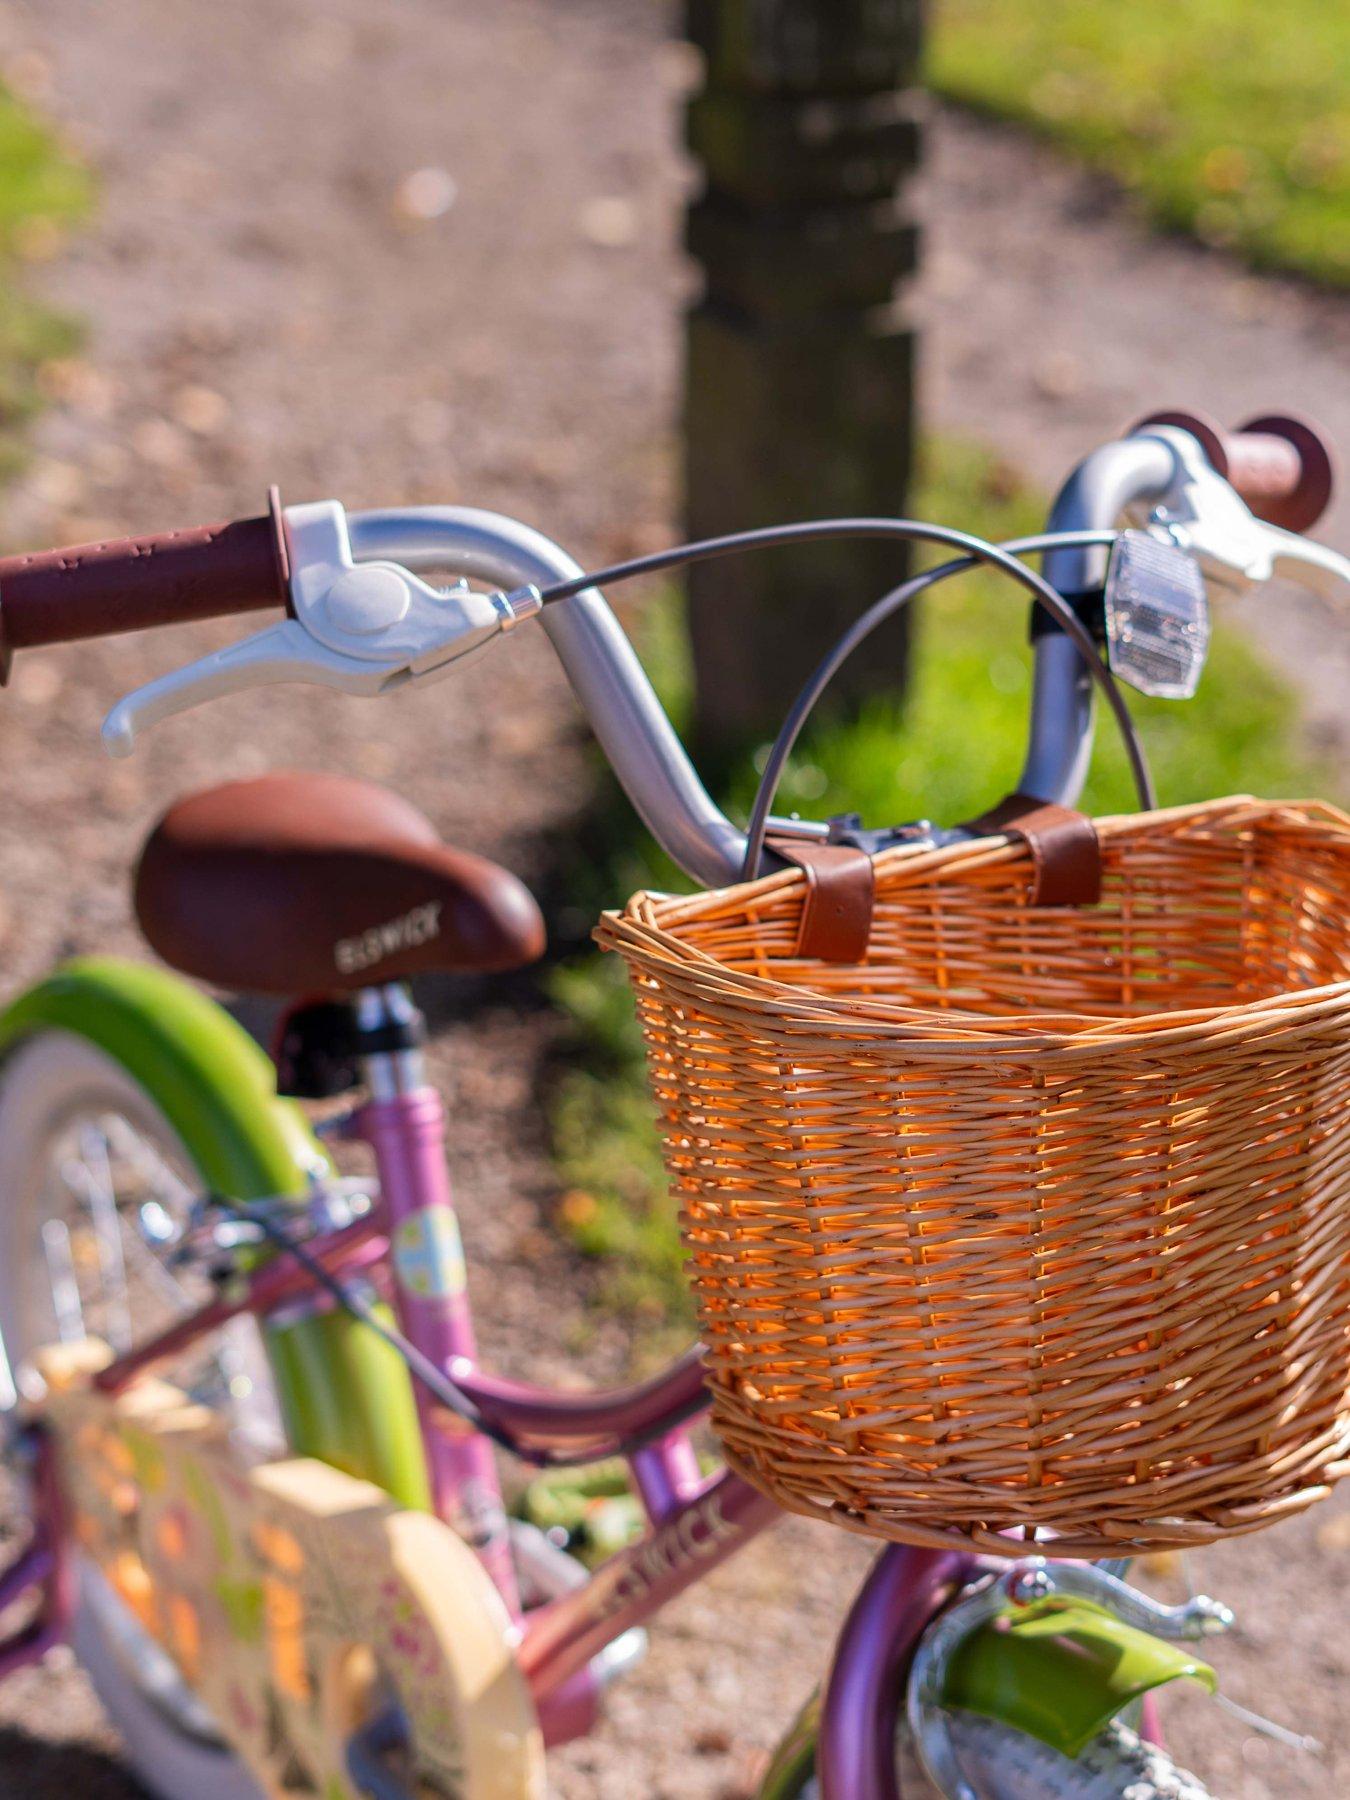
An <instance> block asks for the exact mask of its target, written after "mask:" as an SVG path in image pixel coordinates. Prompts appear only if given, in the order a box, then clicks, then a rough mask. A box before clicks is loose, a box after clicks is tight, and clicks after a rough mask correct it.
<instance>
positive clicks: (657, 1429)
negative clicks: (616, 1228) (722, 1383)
mask: <svg viewBox="0 0 1350 1800" xmlns="http://www.w3.org/2000/svg"><path fill="white" fill-rule="evenodd" d="M210 1203H211V1204H212V1205H214V1206H215V1207H217V1208H218V1209H219V1211H221V1212H222V1213H225V1214H227V1215H228V1216H229V1217H230V1218H233V1219H237V1220H239V1221H241V1222H242V1223H245V1224H248V1225H253V1226H256V1227H257V1229H258V1230H259V1231H260V1232H261V1233H262V1235H263V1236H264V1237H265V1238H267V1239H268V1240H269V1241H270V1242H271V1243H272V1244H273V1245H274V1246H275V1247H276V1249H278V1250H280V1251H282V1252H284V1253H285V1254H286V1255H287V1256H291V1257H294V1259H295V1261H296V1262H297V1263H299V1265H300V1267H301V1268H302V1269H303V1270H304V1271H305V1273H306V1274H307V1275H308V1276H309V1277H310V1279H311V1280H312V1281H313V1282H314V1283H315V1284H316V1286H318V1287H321V1288H322V1289H323V1290H324V1292H325V1293H327V1294H328V1295H330V1296H331V1298H332V1299H333V1300H335V1301H336V1302H337V1304H338V1305H339V1306H340V1307H341V1308H342V1310H343V1311H344V1312H345V1313H348V1314H349V1315H350V1316H351V1317H352V1318H353V1319H356V1320H357V1321H358V1322H359V1323H360V1324H362V1325H366V1326H368V1327H369V1328H370V1330H371V1331H373V1332H374V1333H375V1335H376V1337H378V1338H380V1339H381V1340H382V1341H383V1342H384V1343H386V1344H387V1345H388V1346H389V1348H390V1349H391V1350H393V1351H394V1352H395V1353H396V1354H397V1355H398V1356H400V1357H402V1359H403V1361H404V1362H405V1363H406V1364H407V1367H408V1372H409V1373H410V1374H411V1375H412V1377H413V1378H414V1380H416V1381H419V1382H420V1383H421V1384H422V1386H423V1387H424V1388H425V1389H426V1390H427V1392H428V1393H429V1394H430V1395H431V1397H432V1399H433V1400H435V1401H436V1402H437V1404H438V1405H440V1406H443V1407H444V1408H445V1410H446V1411H447V1412H449V1413H452V1414H453V1415H454V1416H455V1417H456V1418H457V1419H461V1420H462V1421H463V1422H464V1424H466V1425H467V1426H469V1427H470V1428H471V1429H472V1430H473V1431H476V1432H481V1433H482V1435H483V1436H484V1437H485V1438H487V1439H489V1440H490V1441H491V1442H492V1443H494V1444H496V1445H497V1447H498V1449H500V1450H505V1451H506V1452H507V1453H508V1454H509V1455H511V1456H515V1457H518V1458H520V1460H521V1461H522V1462H527V1463H530V1464H532V1465H533V1466H534V1467H535V1468H541V1469H576V1468H584V1467H585V1466H587V1465H588V1464H591V1463H595V1462H600V1461H602V1460H603V1459H604V1458H606V1457H609V1456H626V1455H628V1454H630V1453H631V1452H633V1451H635V1450H640V1449H642V1448H643V1447H644V1445H647V1444H651V1443H655V1442H656V1441H657V1440H658V1439H660V1438H663V1437H667V1436H668V1435H669V1434H670V1432H671V1430H672V1429H673V1428H674V1427H675V1426H677V1425H684V1424H687V1423H688V1421H689V1420H690V1419H693V1418H696V1417H697V1416H698V1414H699V1413H701V1412H702V1411H703V1410H704V1409H705V1407H706V1406H707V1401H706V1399H705V1398H704V1396H703V1395H702V1393H701V1392H700V1393H698V1394H696V1395H695V1396H694V1397H693V1398H692V1399H690V1400H688V1401H686V1402H685V1403H684V1404H683V1405H682V1406H679V1407H676V1408H674V1409H673V1410H672V1411H671V1412H669V1413H666V1414H663V1415H662V1417H661V1419H660V1421H659V1422H658V1423H656V1424H653V1425H650V1426H648V1427H646V1428H645V1429H644V1430H641V1431H636V1432H633V1433H632V1434H631V1435H629V1436H625V1437H622V1438H613V1439H592V1440H588V1441H587V1443H586V1444H585V1445H584V1446H583V1447H582V1448H581V1449H579V1450H576V1451H571V1452H569V1451H566V1450H545V1449H543V1448H542V1447H536V1446H533V1445H531V1444H530V1442H529V1440H528V1439H527V1438H520V1437H516V1436H515V1435H514V1433H512V1432H510V1431H507V1430H505V1429H504V1428H503V1427H502V1426H500V1425H496V1424H494V1423H493V1422H492V1420H491V1419H489V1418H488V1417H487V1415H486V1414H485V1413H484V1412H483V1410H482V1408H481V1407H480V1406H479V1404H478V1402H477V1401H476V1400H475V1399H474V1398H473V1396H472V1395H470V1394H466V1393H465V1392H464V1390H463V1388H461V1387H460V1386H459V1385H458V1384H457V1383H456V1382H454V1381H453V1380H452V1379H451V1378H450V1377H449V1376H448V1375H447V1374H446V1373H445V1371H444V1370H443V1369H440V1368H438V1367H437V1365H436V1364H435V1363H434V1362H433V1361H432V1360H431V1358H430V1357H429V1356H427V1355H426V1353H425V1352H424V1351H422V1350H419V1349H418V1347H417V1345H416V1344H414V1343H413V1342H412V1340H411V1338H409V1337H406V1336H405V1335H404V1333H403V1332H402V1331H400V1330H399V1328H398V1326H397V1325H394V1324H391V1323H390V1322H389V1321H388V1320H386V1319H382V1318H381V1317H380V1315H379V1314H378V1313H377V1312H376V1311H375V1309H374V1307H373V1306H371V1305H369V1304H368V1302H367V1301H366V1299H365V1297H364V1296H363V1295H362V1294H360V1293H359V1292H357V1290H356V1289H355V1288H354V1287H353V1286H352V1285H351V1284H350V1283H349V1282H346V1281H344V1280H343V1279H342V1277H341V1276H340V1275H335V1274H333V1272H332V1271H331V1270H330V1269H327V1268H325V1267H324V1265H323V1263H322V1262H321V1261H320V1260H319V1258H318V1257H317V1256H315V1255H313V1254H312V1253H311V1252H310V1250H309V1249H308V1248H307V1247H306V1246H305V1245H304V1244H303V1243H302V1242H301V1241H300V1240H299V1239H298V1238H295V1237H292V1236H291V1234H290V1232H288V1231H287V1230H285V1229H284V1227H282V1226H281V1225H278V1224H277V1222H276V1220H275V1219H271V1218H269V1217H268V1216H267V1215H266V1214H265V1213H262V1212H250V1211H249V1210H248V1208H247V1205H246V1204H242V1203H240V1202H238V1201H234V1200H229V1199H226V1198H225V1197H224V1196H223V1195H220V1194H212V1195H211V1196H210Z"/></svg>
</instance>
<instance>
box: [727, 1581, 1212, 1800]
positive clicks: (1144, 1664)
mask: <svg viewBox="0 0 1350 1800" xmlns="http://www.w3.org/2000/svg"><path fill="white" fill-rule="evenodd" d="M1184 1680H1192V1681H1199V1682H1201V1683H1202V1684H1203V1685H1204V1686H1205V1687H1207V1688H1209V1689H1210V1691H1211V1692H1213V1690H1214V1686H1215V1681H1214V1671H1213V1670H1212V1669H1211V1668H1210V1667H1209V1666H1208V1665H1207V1664H1206V1663H1202V1662H1200V1661H1198V1660H1197V1659H1196V1658H1195V1657H1194V1656H1192V1655H1191V1654H1190V1653H1189V1651H1187V1650H1186V1649H1185V1648H1184V1647H1183V1646H1182V1645H1179V1644H1169V1643H1165V1642H1164V1641H1163V1640H1162V1639H1161V1638H1156V1637H1152V1636H1150V1634H1149V1633H1148V1632H1145V1631H1137V1630H1136V1629H1135V1628H1134V1627H1133V1626H1131V1625H1125V1624H1122V1623H1121V1621H1120V1620H1119V1619H1117V1618H1114V1617H1113V1616H1112V1615H1111V1614H1110V1613H1107V1612H1104V1611H1103V1610H1102V1608H1101V1607H1099V1606H1094V1605H1092V1604H1091V1603H1090V1602H1088V1601H1085V1600H1067V1601H1066V1600H1059V1599H1056V1600H1054V1601H1048V1602H1042V1603H1041V1604H1039V1605H1036V1606H1027V1607H1023V1608H1021V1609H1020V1610H1019V1611H1018V1612H1017V1613H1016V1614H1015V1615H1014V1614H1013V1613H1012V1612H1011V1610H1010V1611H1009V1612H1008V1613H1007V1614H1005V1615H1004V1616H1003V1617H1002V1618H1000V1619H997V1620H991V1621H989V1622H988V1623H987V1624H985V1625H982V1626H980V1627H978V1628H977V1629H976V1630H974V1631H972V1632H971V1634H970V1636H969V1637H968V1638H966V1640H965V1641H964V1643H962V1644H961V1645H960V1647H959V1648H958V1650H957V1652H956V1654H955V1655H954V1656H953V1658H952V1661H951V1666H950V1668H949V1669H948V1674H947V1685H946V1688H945V1690H944V1693H943V1699H944V1701H945V1703H946V1704H947V1705H948V1706H950V1707H953V1708H958V1709H963V1710H965V1711H967V1712H975V1713H981V1714H983V1715H984V1716H985V1717H986V1718H991V1719H998V1720H1000V1721H1001V1722H1002V1723H1003V1724H1005V1725H1011V1726H1013V1727H1014V1728H1015V1729H1016V1730H1018V1731H1023V1732H1026V1733H1027V1735H1028V1736H1029V1737H1034V1738H1039V1739H1040V1741H1041V1742H1042V1743H1044V1744H1048V1745H1049V1746H1050V1747H1051V1749H1052V1750H1058V1751H1059V1753H1060V1755H1061V1756H1068V1757H1076V1756H1080V1755H1081V1754H1082V1752H1083V1751H1084V1750H1085V1749H1086V1748H1087V1746H1088V1744H1090V1743H1091V1741H1092V1739H1093V1738H1094V1737H1096V1736H1097V1735H1098V1734H1099V1733H1100V1732H1101V1731H1103V1730H1104V1729H1105V1728H1106V1726H1107V1725H1108V1724H1109V1723H1110V1721H1111V1720H1112V1719H1114V1718H1115V1717H1116V1715H1117V1713H1119V1712H1121V1711H1122V1710H1123V1709H1124V1708H1125V1707H1127V1706H1128V1705H1130V1703H1131V1702H1132V1701H1135V1700H1138V1699H1141V1698H1142V1697H1143V1695H1145V1694H1147V1693H1151V1692H1152V1691H1153V1689H1155V1688H1160V1687H1165V1686H1166V1685H1167V1683H1168V1682H1172V1681H1184ZM819 1722H820V1697H819V1695H812V1697H811V1699H810V1700H809V1701H808V1702H807V1704H806V1706H805V1707H803V1709H802V1711H801V1712H800V1713H799V1714H798V1716H797V1718H796V1719H795V1720H794V1722H793V1725H792V1727H791V1729H790V1730H789V1732H788V1734H787V1736H786V1737H785V1738H784V1739H783V1741H782V1743H781V1744H780V1745H779V1747H778V1751H777V1754H776V1755H775V1757H774V1759H773V1762H772V1764H771V1765H770V1768H769V1772H768V1774H767V1775H766V1776H765V1778H764V1782H763V1784H762V1786H761V1787H760V1790H759V1800H798V1796H799V1795H800V1794H801V1792H802V1790H803V1788H804V1787H805V1786H806V1783H807V1782H808V1781H809V1780H810V1778H811V1777H812V1775H813V1774H814V1773H815V1766H816V1737H817V1733H818V1729H819Z"/></svg>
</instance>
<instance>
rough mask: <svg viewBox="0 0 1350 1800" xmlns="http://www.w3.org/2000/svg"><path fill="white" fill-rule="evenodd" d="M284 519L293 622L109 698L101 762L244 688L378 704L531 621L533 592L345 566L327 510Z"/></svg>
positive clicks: (345, 539) (334, 507)
mask: <svg viewBox="0 0 1350 1800" xmlns="http://www.w3.org/2000/svg"><path fill="white" fill-rule="evenodd" d="M284 517H285V524H286V539H287V546H288V549H289V552H290V565H291V604H292V607H293V610H294V616H293V617H292V618H289V619H286V620H283V621H282V622H281V623H280V624H277V625H270V626H268V627H267V629H266V630H264V631H259V632H255V633H254V634H253V635H252V636H251V637H247V638H243V639H242V640H241V641H240V642H239V643H237V644H231V645H229V646H228V648H226V649H224V650H217V651H214V652H212V653H211V654H210V655H209V656H204V657H201V658H199V659H198V661H196V662H193V663H189V664H188V665H187V666H186V667H185V668H182V669H175V670H174V671H172V673H170V674H168V675H162V676H160V677H159V679H158V680H157V681H151V682H148V683H147V684H146V685H145V686H144V687H141V688H137V689H136V691H135V692H134V693H131V694H128V695H127V696H126V698H125V699H123V700H120V701H119V702H118V703H117V705H116V706H115V707H114V708H113V709H112V711H111V712H110V713H109V714H108V717H107V719H106V720H105V721H104V725H103V742H104V745H105V747H106V748H107V750H108V752H109V754H110V755H112V756H127V755H129V754H130V752H131V751H132V750H133V749H134V748H135V742H136V734H137V732H138V731H141V730H143V729H145V728H146V727H147V726H149V725H154V724H157V723H158V722H159V721H160V720H161V719H165V718H168V717H169V716H170V715H171V714H173V713H178V712H185V711H187V710H188V709H189V708H190V707H193V706H199V705H201V704H202V702H203V701H206V700H213V699H216V698H218V697H219V696H220V695H222V694H230V693H237V692H239V691H240V690H241V689H243V688H249V687H264V686H267V685H269V684H272V683H276V682H286V681H299V682H309V683H313V684H316V685H318V686H320V687H330V688H337V689H339V690H340V691H342V692H344V693H348V694H383V693H387V692H389V691H390V689H392V688H395V687H401V686H403V685H404V684H405V683H407V682H415V681H423V680H433V679H435V678H436V677H437V676H438V675H440V674H442V673H444V672H445V670H446V669H447V668H448V667H449V665H450V664H451V663H454V662H459V661H462V660H463V658H464V657H466V656H469V655H471V654H472V653H473V652H474V651H476V650H480V649H482V648H483V647H484V646H485V645H486V644H487V643H488V642H489V641H490V640H491V639H492V638H494V637H496V636H497V635H498V633H499V632H502V631H508V630H510V629H511V627H512V626H514V625H516V624H518V623H519V622H520V620H522V619H525V618H529V617H530V616H531V615H532V614H533V613H536V612H538V611H539V607H540V599H539V594H538V592H537V591H536V590H535V589H533V588H524V589H520V590H519V591H517V592H515V593H513V594H510V595H505V594H478V593H474V592H472V591H471V590H470V589H469V588H468V587H467V586H459V587H455V588H451V589H449V590H447V591H441V590H438V589H436V588H433V587H431V586H429V585H428V584H427V583H426V582H425V581H422V580H419V578H418V577H417V576H416V575H413V574H411V573H410V572H409V571H408V570H407V569H405V568H403V567H402V566H401V565H400V564H398V563H393V562H367V563H358V562H356V561H355V559H354V558H353V556H352V548H351V540H350V538H349V536H348V533H347V516H346V513H345V512H344V511H343V509H342V507H341V506H340V505H339V504H338V502H337V501H336V500H320V501H315V502H314V503H312V504H310V505H307V506H292V507H288V508H287V509H286V512H285V515H284Z"/></svg>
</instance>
